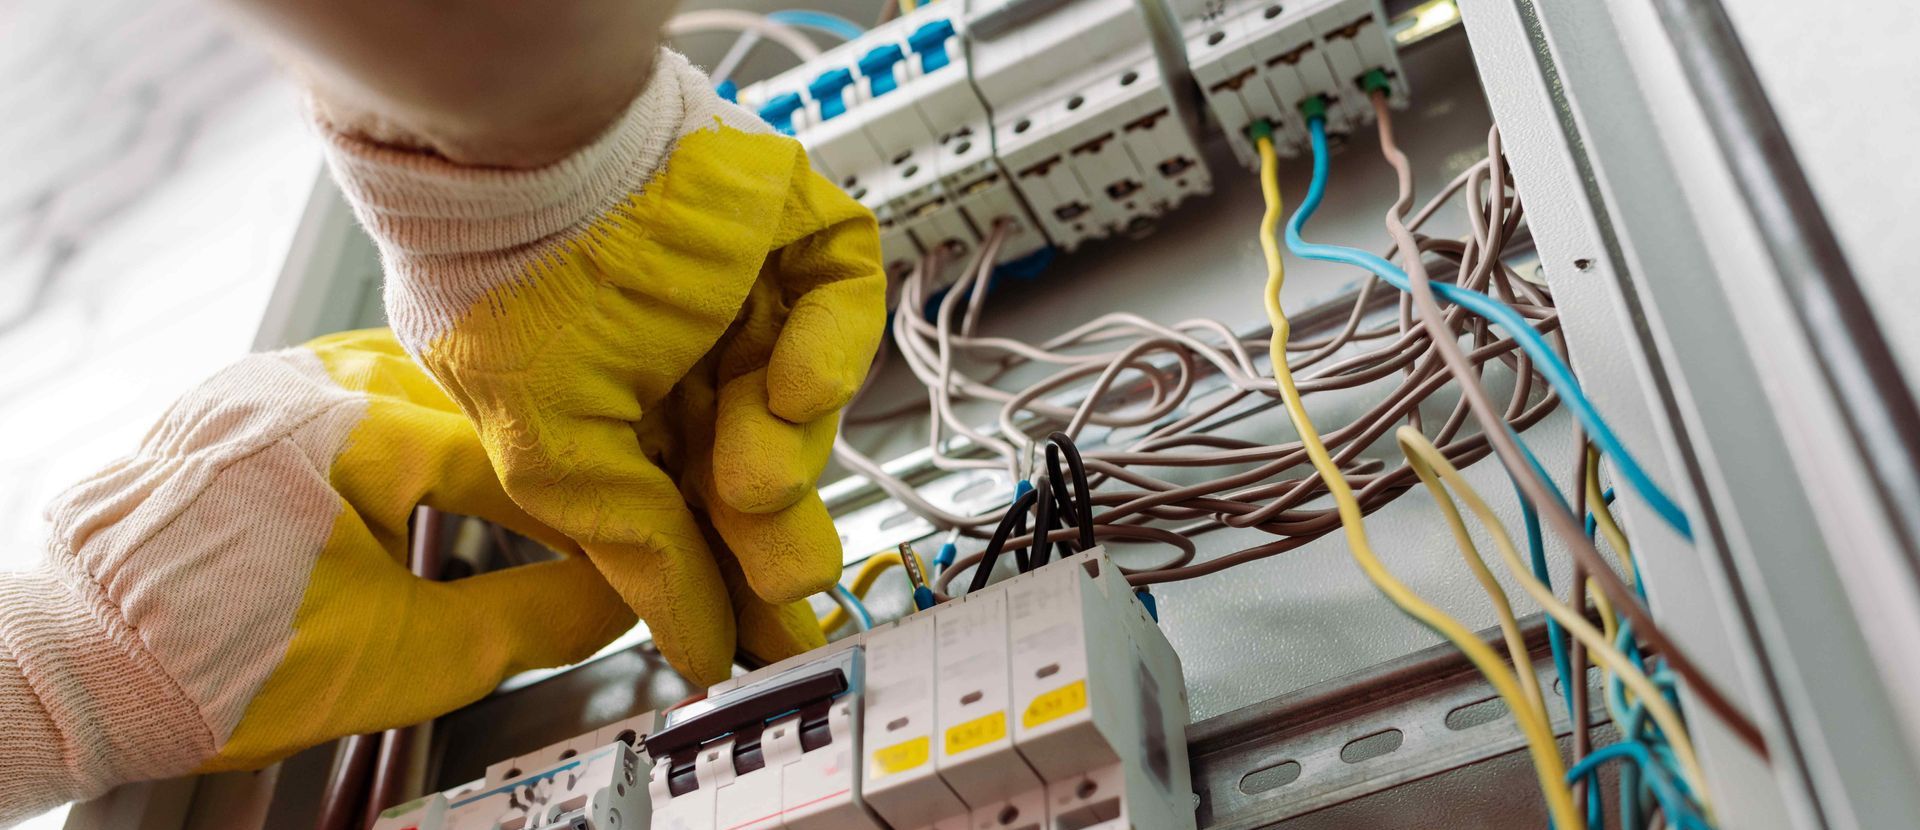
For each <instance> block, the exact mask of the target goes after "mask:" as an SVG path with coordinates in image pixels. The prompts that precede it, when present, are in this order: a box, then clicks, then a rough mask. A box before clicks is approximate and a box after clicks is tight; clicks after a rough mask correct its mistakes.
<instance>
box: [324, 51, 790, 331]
mask: <svg viewBox="0 0 1920 830" xmlns="http://www.w3.org/2000/svg"><path fill="white" fill-rule="evenodd" d="M719 125H724V126H727V127H731V128H733V129H737V130H742V131H747V132H760V133H764V132H770V131H771V130H770V129H769V128H768V127H767V126H766V124H765V123H764V122H762V121H760V120H759V119H758V118H756V117H754V116H753V115H752V114H750V113H748V112H747V111H746V110H744V109H741V108H740V107H738V106H736V105H734V104H731V103H729V102H727V101H725V100H722V99H721V98H720V97H719V96H718V95H716V94H715V93H714V92H713V87H712V83H711V81H709V80H708V78H707V76H706V75H705V73H702V72H701V71H700V70H699V69H696V68H694V67H693V66H692V65H691V64H689V63H688V62H687V59H686V58H685V57H683V56H681V55H680V54H679V53H677V52H674V51H672V50H669V49H665V48H662V49H661V50H660V54H659V56H658V58H657V59H656V61H655V63H654V71H653V78H652V79H651V80H649V81H648V83H647V85H646V88H645V89H643V90H641V92H640V95H639V97H637V98H635V99H634V101H633V103H632V104H631V105H629V106H628V107H627V110H626V112H625V114H624V115H622V116H621V117H620V119H619V120H618V121H616V122H615V123H614V125H613V126H612V127H611V128H610V129H608V130H607V132H606V134H605V135H602V136H601V137H600V138H599V139H598V140H596V141H594V142H593V143H592V144H589V145H587V146H586V147H583V148H581V149H579V150H577V151H575V152H574V153H573V154H572V155H570V156H568V157H567V158H565V159H562V160H561V161H559V162H556V163H554V164H552V165H549V166H547V167H543V168H540V169H537V170H501V169H497V168H476V167H465V166H462V165H458V164H455V163H453V162H450V161H447V160H446V159H444V158H440V157H438V156H434V155H430V154H426V153H418V152H409V151H406V150H400V149H395V148H392V147H386V146H381V145H377V144H373V143H370V142H367V141H364V140H361V139H359V138H355V137H353V136H350V135H346V134H343V133H341V132H339V131H336V130H333V129H331V128H330V127H329V126H328V125H327V124H325V123H320V125H319V126H320V129H321V132H322V134H323V135H324V136H325V139H326V146H327V159H328V162H329V163H330V164H331V165H332V167H333V172H334V176H335V178H336V179H337V180H338V181H339V183H340V187H341V190H343V191H344V192H345V193H346V195H347V199H348V200H349V201H350V202H351V203H352V204H353V208H354V212H355V213H356V214H357V215H358V216H359V217H360V221H361V223H362V224H363V225H364V226H365V227H366V228H367V230H368V231H369V232H370V233H371V234H372V235H373V237H374V239H375V241H377V242H378V243H379V245H380V249H381V253H382V257H383V260H384V262H385V265H386V274H387V291H386V301H387V314H388V317H389V319H390V321H391V322H392V324H393V328H394V332H395V334H397V335H398V336H399V338H400V341H401V342H402V343H403V344H405V345H406V346H407V348H408V349H409V350H410V351H413V352H414V353H415V354H418V353H420V351H421V350H422V349H423V348H424V347H425V345H426V343H427V342H429V341H431V340H432V339H433V338H434V337H435V336H437V335H438V334H440V333H443V332H444V331H446V330H447V329H448V328H450V327H451V326H452V324H453V323H454V322H455V321H456V320H458V319H459V317H460V315H463V314H465V313H466V312H467V310H468V309H470V308H472V307H473V306H474V305H475V304H476V303H477V302H478V301H479V300H480V299H481V298H482V297H483V296H485V294H486V293H487V292H488V291H491V290H493V289H495V288H497V287H499V286H501V285H505V284H508V283H512V282H516V281H520V280H524V279H526V278H527V276H528V274H529V272H530V270H531V267H532V266H533V265H535V264H536V263H537V261H538V260H539V259H540V258H541V257H542V256H544V255H547V254H549V253H551V249H552V246H554V245H564V244H566V243H568V242H569V241H572V240H573V239H574V238H576V237H577V236H578V235H579V234H580V233H581V232H583V231H584V230H586V228H587V227H588V226H589V225H590V224H591V223H592V222H593V221H595V220H596V219H598V218H600V217H602V216H604V215H606V214H607V213H608V212H610V211H612V210H614V209H615V208H617V207H618V206H620V205H622V204H624V203H625V202H626V201H627V200H628V199H630V198H631V197H632V196H633V195H635V194H638V193H639V192H640V191H641V190H642V189H643V188H644V187H645V186H646V185H647V183H648V182H650V181H652V180H653V178H654V177H655V176H656V175H658V174H659V173H660V172H662V169H663V167H664V166H665V164H666V160H667V157H668V155H669V154H670V153H672V151H673V147H674V145H675V143H676V142H677V141H678V140H679V139H680V137H681V136H684V135H687V134H688V133H691V132H693V131H695V130H700V129H711V128H715V127H716V126H719Z"/></svg>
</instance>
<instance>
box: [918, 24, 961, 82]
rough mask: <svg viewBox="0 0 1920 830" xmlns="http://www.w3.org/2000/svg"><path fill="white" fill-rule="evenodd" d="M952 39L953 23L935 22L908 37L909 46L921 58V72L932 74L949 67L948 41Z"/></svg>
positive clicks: (923, 26)
mask: <svg viewBox="0 0 1920 830" xmlns="http://www.w3.org/2000/svg"><path fill="white" fill-rule="evenodd" d="M952 39H953V21H951V20H935V21H933V22H931V23H927V24H925V25H922V26H921V27H920V28H918V29H915V30H913V34H910V35H907V45H908V46H911V47H913V53H914V54H916V55H919V56H920V71H922V72H932V71H934V70H936V69H939V68H940V67H943V66H946V65H947V63H948V58H947V41H949V40H952Z"/></svg>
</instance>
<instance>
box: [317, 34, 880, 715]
mask: <svg viewBox="0 0 1920 830" xmlns="http://www.w3.org/2000/svg"><path fill="white" fill-rule="evenodd" d="M330 145H331V158H332V161H333V164H334V167H335V170H336V173H337V174H338V175H339V177H340V179H341V181H342V184H343V185H344V187H345V188H346V191H347V193H348V194H349V195H350V196H351V197H352V199H353V200H354V202H355V205H356V208H357V209H358V210H359V212H360V215H361V217H362V220H363V221H364V222H365V224H366V225H367V226H368V227H369V228H370V229H372V230H373V232H374V234H375V236H376V237H377V238H378V239H379V240H380V242H381V245H382V252H383V256H384V260H385V262H386V265H387V270H388V287H387V307H388V311H389V313H390V315H391V316H392V319H393V322H394V327H395V330H396V332H397V333H398V335H399V337H400V339H401V341H402V342H403V343H405V344H406V346H407V348H408V351H410V352H411V353H413V354H414V355H415V356H416V357H417V358H418V359H419V360H420V362H421V363H422V364H423V365H424V366H426V367H427V369H428V371H430V372H431V373H432V374H433V376H434V377H435V378H436V379H438V380H439V382H440V383H441V385H442V386H443V387H444V388H446V389H447V390H448V392H449V393H450V394H451V395H452V397H453V399H454V400H455V401H456V402H457V403H458V404H459V406H460V408H461V409H462V410H463V411H464V412H465V413H466V414H467V415H468V416H469V417H470V418H472V420H473V421H474V423H475V424H476V425H477V426H478V428H479V432H480V436H481V440H482V442H483V443H484V444H485V446H486V448H487V452H488V455H489V456H490V457H491V459H492V460H493V464H494V467H495V469H496V470H498V471H499V473H500V477H501V479H502V481H503V482H504V483H505V486H506V488H507V492H508V493H509V494H511V495H512V497H513V498H514V500H515V501H516V502H518V503H519V504H520V505H521V506H522V507H524V508H526V510H527V511H528V512H529V513H530V514H532V515H534V516H536V517H538V518H539V519H540V520H541V521H543V522H546V523H547V524H549V525H551V526H552V527H554V528H556V529H558V530H560V531H562V532H564V533H566V534H567V535H568V536H570V537H572V538H573V539H574V540H576V541H578V542H579V543H580V544H581V545H582V547H584V548H585V550H586V552H587V554H588V556H590V557H591V558H592V559H593V561H594V562H595V564H596V565H597V566H598V567H599V568H600V570H601V572H602V573H603V574H605V576H606V578H607V581H608V582H609V583H610V584H612V585H613V586H614V588H615V589H617V590H618V591H619V592H620V594H621V596H623V597H624V598H625V599H626V600H627V602H628V603H629V604H630V605H631V606H632V607H633V609H634V610H635V611H637V612H639V614H640V616H641V617H642V618H643V619H645V620H646V621H647V623H648V625H649V626H650V627H651V628H652V630H653V634H654V637H655V640H656V642H657V643H658V645H659V647H660V650H661V652H662V653H663V654H664V655H665V656H666V657H667V659H668V660H669V661H670V662H671V663H672V664H673V665H674V666H675V667H676V668H678V669H679V670H680V671H681V672H682V673H684V674H686V675H687V676H688V677H689V678H691V679H692V680H694V681H696V682H698V683H703V684H711V683H713V682H716V681H718V680H721V679H723V678H725V677H726V676H727V674H728V672H729V669H730V662H731V659H732V657H733V654H734V651H735V647H736V645H737V643H738V639H737V638H736V628H735V625H734V623H735V614H734V613H731V611H732V610H734V609H733V608H732V606H734V605H736V604H739V603H742V602H746V601H747V598H745V597H742V596H740V595H739V593H738V592H735V593H734V594H733V595H732V596H731V597H730V596H729V593H728V590H727V583H728V580H729V578H730V577H729V575H728V573H727V571H728V569H729V568H730V567H731V566H730V565H728V564H727V563H726V562H725V560H726V559H727V558H728V555H729V554H728V553H727V552H726V551H727V550H730V551H731V555H732V556H734V557H737V561H738V564H739V566H740V570H741V578H743V579H744V580H745V582H746V583H747V584H749V585H750V586H751V588H752V592H753V594H754V595H756V596H757V598H758V600H759V601H763V602H765V603H767V604H769V605H770V606H771V608H770V609H763V610H766V611H768V612H769V613H775V612H777V613H776V614H775V615H776V616H780V615H788V616H791V613H792V611H793V604H794V603H796V602H798V601H800V600H802V599H804V598H805V597H806V596H808V595H810V594H813V593H817V592H820V591H823V590H825V589H827V588H828V586H830V585H831V584H832V583H833V582H834V581H835V579H836V578H837V577H838V575H839V570H840V542H839V535H838V533H837V532H836V531H835V530H834V528H833V524H832V522H831V520H830V519H829V518H828V516H827V511H826V508H825V506H824V505H823V504H822V503H821V501H820V498H819V496H818V494H817V492H816V490H815V483H816V481H817V479H818V477H819V476H820V474H821V471H822V470H823V469H824V467H825V465H826V460H827V454H828V453H827V450H828V445H829V442H830V441H831V438H832V435H833V430H834V423H835V418H836V417H837V413H838V411H839V409H840V408H841V407H842V406H844V405H845V404H846V402H847V400H848V398H849V397H850V396H851V395H852V393H853V392H854V390H855V389H856V388H857V387H858V385H859V383H860V381H861V380H862V378H863V377H864V375H865V373H866V370H867V367H868V365H869V363H870V362H871V360H872V358H873V354H874V351H875V350H876V349H877V348H878V346H879V341H880V336H881V331H882V328H883V326H884V317H885V308H884V296H885V279H884V276H883V275H882V271H881V265H880V256H879V243H878V236H877V230H876V226H875V223H874V219H873V217H872V215H871V214H870V213H868V212H867V211H866V210H865V209H864V208H862V207H861V206H860V205H859V204H858V203H856V202H854V201H853V200H852V199H849V198H848V197H847V196H846V195H845V194H843V193H841V192H840V191H839V189H837V188H836V187H834V186H833V185H832V184H831V183H829V182H828V181H826V180H825V179H823V178H822V177H820V176H819V175H818V174H816V173H814V172H813V171H812V169H811V168H810V166H809V163H808V161H807V156H806V154H805V152H804V151H803V149H802V148H801V146H800V145H799V144H798V143H797V142H795V141H794V140H793V139H791V138H787V137H784V136H780V135H777V134H774V133H773V132H772V131H771V130H769V129H768V128H767V127H766V126H765V125H764V124H762V123H761V122H759V121H758V120H757V119H755V118H754V117H752V116H751V115H749V114H747V113H746V112H744V111H743V110H740V109H739V108H738V107H735V106H733V105H731V104H728V103H726V102H724V101H721V100H720V99H719V98H717V97H716V96H715V95H714V94H713V92H712V89H711V86H710V84H709V82H708V80H707V79H706V77H705V76H704V75H702V74H701V73H699V72H698V71H697V70H694V69H693V68H692V67H690V66H688V65H687V63H686V61H685V60H684V59H683V58H681V57H680V56H678V55H675V54H673V53H671V52H667V51H662V52H661V53H660V58H659V60H658V62H657V64H656V69H655V74H654V77H653V79H652V80H651V81H650V82H649V84H648V86H647V88H646V90H645V91H644V92H643V93H642V94H641V96H640V97H639V99H637V100H636V101H635V102H634V104H633V105H632V107H631V108H630V111H629V112H628V113H627V114H626V115H625V116H624V117H623V118H622V119H621V121H620V122H619V123H618V124H616V125H615V126H614V128H613V129H612V130H611V131H610V132H609V133H608V134H607V136H605V137H604V138H602V139H601V140H599V141H598V142H597V143H595V144H594V145H592V146H589V147H587V148H583V149H582V150H580V151H579V152H578V153H576V154H575V156H574V157H572V158H569V159H567V160H565V161H562V162H560V163H559V164H556V165H553V166H552V167H549V168H542V169H539V170H532V171H502V170H476V169H469V168H462V167H459V166H457V165H453V164H451V163H449V162H446V161H445V160H442V159H437V158H431V157H425V156H421V155H419V154H412V153H404V152H400V151H396V150H393V149H390V148H386V147H381V146H377V145H372V144H369V143H366V142H362V141H357V140H355V139H353V138H351V137H347V136H342V135H333V136H331V142H330ZM696 369H697V370H698V371H697V372H696ZM690 373H695V374H699V375H700V377H698V378H697V381H696V385H699V386H701V387H702V388H703V389H704V388H708V387H710V391H709V392H702V393H699V394H711V395H712V396H713V397H714V402H713V403H712V404H711V405H706V404H702V403H700V402H698V401H694V402H688V401H680V402H676V401H673V400H670V397H671V396H672V395H673V394H674V390H676V389H677V388H681V384H682V381H683V380H685V379H687V378H688V377H689V375H690ZM662 419H664V420H662ZM694 420H698V421H702V422H700V423H693V422H692V421H694ZM649 435H651V436H652V438H650V439H649V438H648V436H649ZM709 436H710V437H709ZM696 439H697V444H698V446H696V445H695V444H696ZM670 454H671V455H673V458H671V459H669V458H668V456H669V455H670ZM690 497H691V498H692V499H693V500H694V501H695V502H697V504H696V506H697V507H698V508H699V510H700V512H701V513H702V514H703V515H699V516H696V514H695V510H694V509H691V508H690V507H689V505H688V499H689V498H690ZM715 542H718V543H723V547H724V549H723V550H716V547H717V545H716V544H715ZM755 613H756V614H758V613H760V612H755ZM781 618H782V619H785V618H786V617H785V616H782V617H781ZM788 633H791V632H788ZM753 636H755V637H757V636H759V635H758V634H755V635H753ZM761 656H767V657H774V656H778V655H761Z"/></svg>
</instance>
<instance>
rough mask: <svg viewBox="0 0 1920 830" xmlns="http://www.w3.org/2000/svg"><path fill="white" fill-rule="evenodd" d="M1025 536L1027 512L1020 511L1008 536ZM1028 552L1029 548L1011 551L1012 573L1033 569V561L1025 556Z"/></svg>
mask: <svg viewBox="0 0 1920 830" xmlns="http://www.w3.org/2000/svg"><path fill="white" fill-rule="evenodd" d="M1027 492H1033V491H1031V490H1029V491H1027ZM1026 534H1027V511H1025V510H1022V511H1020V513H1019V514H1018V515H1016V516H1014V517H1013V533H1012V534H1010V535H1013V536H1025V535H1026ZM1028 550H1029V548H1014V549H1013V572H1014V573H1026V572H1027V571H1029V570H1032V569H1033V567H1032V562H1033V560H1032V558H1031V557H1029V556H1028V555H1027V551H1028Z"/></svg>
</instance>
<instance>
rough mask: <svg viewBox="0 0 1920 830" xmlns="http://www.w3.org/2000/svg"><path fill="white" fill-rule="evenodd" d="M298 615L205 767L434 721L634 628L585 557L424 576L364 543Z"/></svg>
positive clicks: (331, 566)
mask: <svg viewBox="0 0 1920 830" xmlns="http://www.w3.org/2000/svg"><path fill="white" fill-rule="evenodd" d="M300 614H301V615H300V617H299V625H298V626H297V628H296V631H295V634H294V637H293V639H292V641H290V642H289V643H288V644H287V649H286V653H285V656H284V657H282V658H281V662H280V665H279V667H278V668H277V669H275V670H274V672H273V674H272V675H270V676H269V677H268V678H267V680H266V682H265V683H263V684H262V685H261V686H260V689H259V691H258V692H257V693H256V694H255V695H254V697H253V699H252V700H251V701H250V702H249V703H248V705H247V710H246V711H247V713H246V716H245V717H243V718H242V719H241V722H240V724H239V726H238V727H237V728H236V729H235V730H234V732H233V734H232V735H231V736H230V737H229V738H228V739H227V741H226V743H225V744H224V745H222V746H221V748H220V752H219V755H218V756H216V757H215V758H214V759H212V760H211V761H210V762H208V763H207V764H206V765H205V766H204V767H203V768H202V771H207V772H215V771H225V770H235V769H256V768H258V767H260V766H262V765H264V764H267V763H271V762H273V761H275V760H278V759H279V758H282V757H285V756H286V755H289V754H291V753H292V752H293V751H295V750H297V749H299V748H302V747H307V746H313V745H314V744H318V743H320V742H323V741H327V740H331V739H334V738H338V737H340V736H342V735H355V734H363V733H367V732H373V731H377V730H381V729H390V728H393V727H398V726H404V725H406V724H410V723H419V722H421V721H425V720H428V719H431V718H434V717H437V716H439V715H442V714H445V713H446V712H449V711H452V710H453V709H456V708H458V707H460V706H463V705H466V704H468V703H471V702H473V701H475V700H479V699H480V698H481V697H484V696H485V695H486V694H487V693H488V692H490V691H492V690H493V689H494V688H495V687H496V686H498V685H499V684H500V681H501V680H502V679H504V678H506V677H507V676H508V675H511V674H514V673H516V672H520V671H525V670H528V669H535V668H545V667H549V666H558V665H565V664H567V663H573V662H578V661H580V660H582V659H585V658H586V657H587V656H589V655H591V654H593V652H594V651H596V650H598V649H600V648H601V647H602V646H604V645H606V644H607V643H608V642H611V641H612V640H613V638H615V637H617V636H619V635H620V634H621V633H622V632H625V631H627V630H628V629H630V628H632V627H633V623H634V616H633V612H632V611H631V610H629V609H628V608H627V606H626V603H625V602H623V601H622V600H621V598H620V596H619V595H618V594H616V593H614V591H613V590H612V589H611V588H609V587H608V586H607V583H606V582H605V580H603V579H602V578H601V577H600V574H599V573H598V572H597V571H596V570H595V569H594V567H593V564H592V563H591V562H588V561H587V560H586V559H584V558H579V557H573V558H568V559H562V560H559V561H554V562H543V563H540V564H536V565H526V566H523V567H518V568H512V569H509V570H504V571H495V572H492V573H487V574H482V575H479V576H475V577H470V578H467V579H463V580H459V581H457V582H430V581H427V580H423V579H420V578H418V577H415V576H414V575H413V574H411V573H409V572H408V571H407V570H406V568H404V567H402V566H401V565H400V564H399V563H397V562H395V561H393V559H391V558H390V557H389V556H388V555H387V553H385V552H384V551H382V550H380V549H379V547H378V546H377V545H371V544H367V545H357V546H353V547H351V548H349V549H345V550H340V551H337V552H335V553H333V554H331V555H329V556H326V557H323V558H322V561H321V564H320V566H319V567H318V568H316V569H315V571H314V573H313V576H312V582H311V585H310V587H309V590H308V596H307V598H306V600H305V601H304V603H303V605H302V607H301V612H300ZM729 621H730V620H729Z"/></svg>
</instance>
